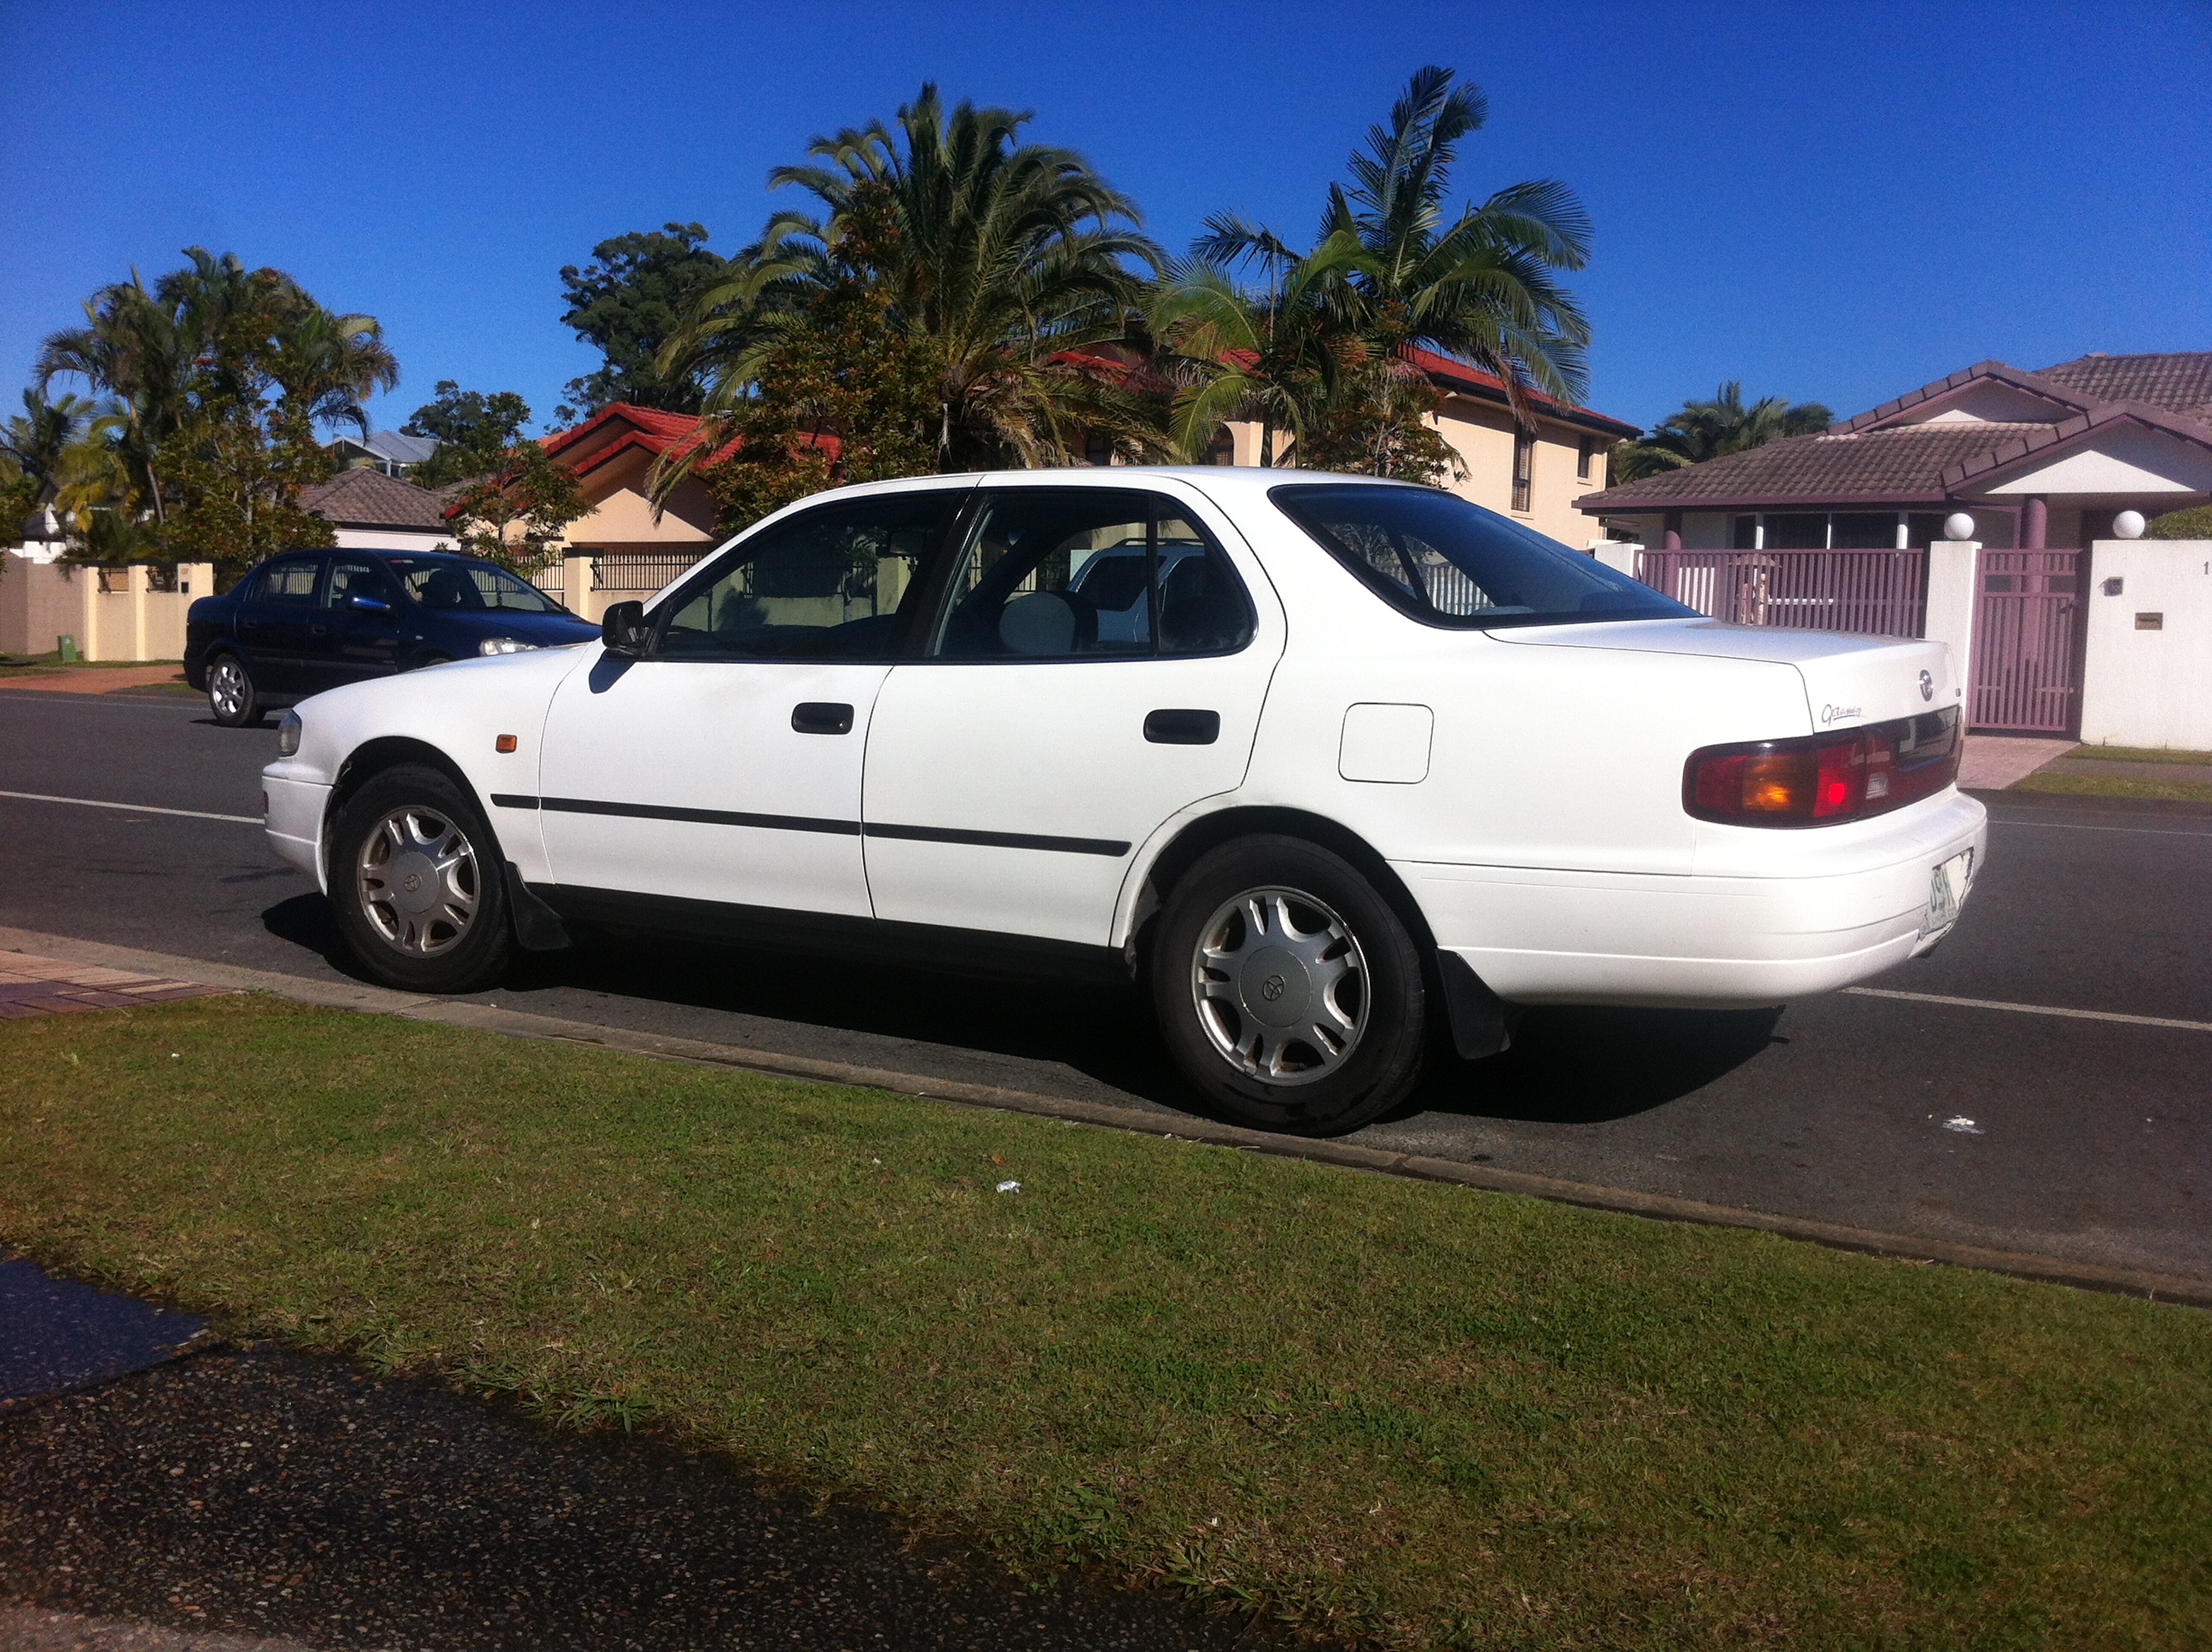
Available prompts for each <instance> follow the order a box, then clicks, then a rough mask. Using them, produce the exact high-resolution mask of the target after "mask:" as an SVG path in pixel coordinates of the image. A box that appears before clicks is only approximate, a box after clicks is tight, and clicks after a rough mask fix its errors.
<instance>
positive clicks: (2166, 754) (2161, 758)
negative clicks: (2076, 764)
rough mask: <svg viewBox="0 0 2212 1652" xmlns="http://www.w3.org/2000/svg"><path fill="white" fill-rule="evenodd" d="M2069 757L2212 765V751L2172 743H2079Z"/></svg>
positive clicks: (2121, 761) (2125, 761) (2129, 761)
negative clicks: (2171, 744) (2179, 747)
mask: <svg viewBox="0 0 2212 1652" xmlns="http://www.w3.org/2000/svg"><path fill="white" fill-rule="evenodd" d="M2066 755H2067V756H2069V757H2094V758H2098V759H2100V760H2101V761H2103V762H2117V763H2198V764H2204V765H2208V766H2212V751H2182V750H2177V749H2175V748H2174V747H2172V746H2170V745H2077V746H2075V748H2074V749H2073V750H2071V751H2069V752H2068V753H2067V754H2066Z"/></svg>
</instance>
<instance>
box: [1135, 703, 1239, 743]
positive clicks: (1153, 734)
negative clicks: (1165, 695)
mask: <svg viewBox="0 0 2212 1652" xmlns="http://www.w3.org/2000/svg"><path fill="white" fill-rule="evenodd" d="M1145 738H1146V739H1147V740H1150V741H1151V742H1152V744H1154V745H1212V744H1213V743H1214V742H1215V741H1216V740H1218V739H1219V738H1221V714H1220V713H1219V712H1218V711H1180V710H1171V711H1156V712H1152V713H1150V714H1147V715H1146V718H1145Z"/></svg>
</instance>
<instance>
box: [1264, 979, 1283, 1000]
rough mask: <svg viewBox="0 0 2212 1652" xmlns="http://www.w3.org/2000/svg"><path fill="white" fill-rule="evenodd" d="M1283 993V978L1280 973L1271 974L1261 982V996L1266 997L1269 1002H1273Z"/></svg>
mask: <svg viewBox="0 0 2212 1652" xmlns="http://www.w3.org/2000/svg"><path fill="white" fill-rule="evenodd" d="M1282 995H1283V978H1282V977H1281V976H1280V975H1270V976H1268V977H1267V980H1265V981H1261V983H1260V996H1261V998H1264V999H1267V1002H1268V1003H1270V1004H1273V1002H1274V1001H1275V1000H1276V999H1279V998H1280V997H1282Z"/></svg>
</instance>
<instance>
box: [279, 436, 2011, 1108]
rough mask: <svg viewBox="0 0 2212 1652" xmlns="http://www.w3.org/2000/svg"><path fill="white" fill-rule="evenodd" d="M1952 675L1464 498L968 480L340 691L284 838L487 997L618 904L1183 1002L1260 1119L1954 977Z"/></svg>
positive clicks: (847, 492)
mask: <svg viewBox="0 0 2212 1652" xmlns="http://www.w3.org/2000/svg"><path fill="white" fill-rule="evenodd" d="M1959 701H1960V688H1959V684H1958V683H1957V681H1956V680H1955V679H1954V676H1953V672H1952V665H1951V660H1950V658H1949V655H1948V651H1947V650H1946V649H1945V648H1944V647H1942V645H1941V644H1938V643H1930V642H1914V641H1894V640H1888V639H1881V638H1873V637H1860V636H1841V635H1827V634H1823V633H1818V632H1804V631H1784V630H1769V629H1747V628H1742V627H1737V626H1730V625H1724V624H1721V623H1717V622H1715V621H1712V620H1709V619H1705V618H1704V617H1701V616H1699V615H1698V614H1696V613H1695V612H1693V611H1692V610H1689V609H1687V608H1684V607H1682V606H1680V604H1676V603H1674V602H1673V601H1671V600H1669V599H1668V598H1664V597H1662V596H1660V595H1659V594H1658V593H1657V592H1653V591H1651V590H1650V589H1648V588H1646V587H1645V586H1642V585H1640V584H1638V583H1637V582H1636V581H1634V580H1630V579H1628V578H1626V576H1623V575H1621V574H1616V573H1614V572H1613V571H1612V570H1611V569H1609V568H1606V567H1605V566H1603V565H1602V564H1601V563H1600V562H1597V561H1596V560H1595V559H1594V558H1592V557H1590V556H1585V555H1583V554H1580V553H1578V552H1576V551H1572V550H1568V549H1566V548H1565V547H1564V546H1562V545H1560V544H1556V543H1555V542H1553V541H1552V540H1549V539H1546V538H1541V536H1539V535H1537V534H1535V533H1533V532H1531V531H1528V530H1527V529H1525V528H1522V527H1521V526H1519V525H1516V524H1514V523H1512V522H1510V521H1508V520H1506V519H1504V518H1502V517H1499V516H1498V515H1495V514H1493V513H1490V512H1487V511H1485V510H1482V509H1480V507H1476V506H1474V505H1470V504H1468V503H1467V502H1465V501H1462V500H1459V499H1456V498H1455V497H1453V496H1451V495H1448V494H1444V493H1441V492H1438V491H1436V490H1434V489H1427V488H1421V487H1415V486H1410V485H1407V484H1403V483H1387V482H1377V481H1374V480H1370V479H1364V478H1357V477H1334V476H1328V475H1321V474H1315V473H1311V472H1299V471H1279V470H1277V471H1266V470H1230V469H1203V470H1197V469H1194V470H1142V469H1123V468H1111V469H1093V470H1085V471H1023V472H1018V473H1012V474H1005V475H989V476H981V477H972V476H971V477H928V478H921V479H917V480H914V481H908V482H898V483H880V484H876V485H872V486H866V487H855V488H848V489H841V490H838V491H836V492H835V493H830V494H826V495H820V496H818V497H817V498H814V499H811V500H807V501H802V502H801V503H799V504H797V505H793V506H792V507H788V508H787V509H786V510H783V511H781V512H780V513H777V514H775V515H774V516H772V517H769V519H766V520H764V521H763V522H762V523H760V524H759V525H757V526H755V527H754V528H752V529H750V531H747V532H745V533H744V534H743V535H741V536H739V537H738V538H736V539H735V540H732V542H731V543H729V544H726V545H725V546H723V547H722V548H721V549H720V550H719V551H718V552H716V553H715V554H714V555H713V556H708V558H707V559H706V560H705V561H703V562H701V563H700V564H699V565H698V566H697V567H696V568H693V569H692V570H691V571H690V573H688V574H686V575H685V576H684V578H682V579H681V580H678V581H677V582H676V583H675V584H674V585H672V586H670V587H669V588H668V589H667V590H665V591H664V592H661V593H660V594H659V596H658V597H656V598H653V600H652V601H651V602H650V603H647V604H636V603H624V604H618V605H617V607H616V608H614V609H612V610H610V611H609V612H608V614H607V616H606V621H605V634H604V636H603V638H602V641H600V642H599V643H598V644H586V645H583V646H580V647H565V648H548V649H544V650H542V651H537V652H531V653H519V654H513V655H508V656H503V657H498V658H492V659H471V660H465V661H461V662H458V663H455V664H453V665H441V666H439V667H437V668H435V670H431V671H415V672H410V673H408V674H407V675H405V676H396V677H389V678H386V679H383V680H380V681H375V682H369V683H356V684H353V685H351V686H349V687H346V688H342V689H336V690H334V691H332V692H331V693H327V694H323V695H317V696H316V697H315V698H313V699H312V700H310V701H307V702H306V703H304V704H303V705H301V707H300V708H298V709H297V710H296V711H295V712H294V713H292V714H289V715H288V716H287V717H286V719H285V721H284V726H283V730H282V731H281V734H280V738H279V746H280V749H281V750H282V751H283V754H284V755H283V757H282V758H281V759H280V760H279V761H278V762H275V763H272V764H270V767H269V768H268V769H267V770H266V771H265V776H264V778H265V784H266V798H265V807H266V811H267V817H268V830H269V835H270V838H271V840H272V841H274V842H275V844H276V847H277V848H278V849H279V851H280V852H281V853H283V855H284V856H285V858H286V859H289V860H291V861H292V862H294V863H295V864H296V865H300V866H301V867H303V868H305V869H307V870H309V871H312V872H313V873H314V874H315V876H316V877H317V878H319V880H320V881H321V884H322V886H323V888H324V889H325V890H326V891H327V893H328V894H329V896H330V898H331V902H332V903H333V905H334V906H335V908H336V909H337V918H338V922H339V926H340V927H341V929H342V931H343V934H344V936H345V938H346V940H347V942H348V944H349V945H350V947H351V948H352V950H353V951H354V953H355V955H356V957H358V958H359V959H360V961H361V963H362V965H363V966H364V967H365V968H366V969H368V971H369V972H370V973H371V974H373V975H376V976H378V977H380V978H381V979H382V980H384V981H389V982H391V983H392V984H393V985H395V986H400V987H410V988H415V989H418V990H422V991H428V992H463V991H468V990H471V989H475V988H478V987H484V986H487V985H489V984H490V983H491V982H493V981H495V980H496V979H498V978H499V976H500V975H501V970H502V969H503V967H504V966H505V964H506V963H507V959H508V958H509V957H510V955H511V952H512V950H513V948H515V947H518V946H520V947H522V948H526V949H532V950H537V949H546V948H552V947H558V946H562V945H567V944H569V943H570V940H571V938H572V936H574V934H575V933H576V932H578V931H579V930H580V928H582V927H584V926H589V925H591V924H592V923H594V922H599V923H606V924H618V925H622V926H631V927H647V928H653V929H662V930H667V931H675V932H688V933H691V934H697V935H708V936H716V937H721V938H727V939H731V940H734V941H737V942H738V943H740V944H744V945H746V946H750V947H752V948H755V949H757V950H759V951H763V952H772V953H783V952H787V951H789V952H796V951H811V952H816V953H820V952H824V951H827V952H830V953H836V954H844V955H851V954H854V953H860V952H866V953H870V954H874V955H878V956H881V955H886V954H888V955H890V956H892V957H899V958H904V959H908V960H912V961H915V962H919V963H927V964H929V965H932V966H936V967H950V968H956V969H970V970H976V971H983V972H990V973H997V974H1001V975H1003V974H1006V973H1008V972H1012V973H1015V974H1018V975H1036V974H1040V973H1044V972H1054V973H1068V972H1073V973H1076V974H1079V975H1085V976H1089V977H1092V978H1100V977H1103V978H1107V979H1112V980H1118V981H1123V982H1127V981H1131V980H1136V981H1140V982H1142V983H1143V984H1144V988H1145V990H1146V992H1147V993H1149V994H1150V997H1151V1000H1152V1005H1153V1008H1154V1011H1155V1013H1156V1015H1157V1017H1158V1023H1159V1028H1160V1031H1161V1034H1162V1036H1164V1039H1165V1040H1166V1042H1167V1044H1168V1047H1169V1048H1170V1050H1171V1051H1172V1052H1173V1054H1174V1055H1175V1057H1176V1060H1177V1061H1178V1062H1179V1064H1180V1065H1181V1066H1182V1070H1183V1071H1184V1072H1186V1073H1187V1074H1188V1076H1189V1078H1191V1080H1192V1081H1193V1082H1194V1084H1196V1085H1197V1086H1198V1087H1199V1088H1200V1090H1202V1091H1204V1092H1205V1093H1206V1095H1207V1096H1210V1097H1211V1098H1212V1101H1213V1102H1214V1103H1215V1104H1216V1105H1217V1106H1218V1108H1221V1109H1222V1110H1224V1111H1225V1112H1226V1113H1227V1114H1230V1115H1231V1116H1233V1117H1235V1118H1237V1119H1239V1120H1241V1121H1245V1122H1248V1123H1251V1124H1255V1125H1259V1126H1261V1127H1268V1128H1273V1129H1279V1130H1288V1131H1296V1132H1301V1133H1329V1132H1337V1131H1344V1130H1349V1129H1352V1128H1354V1127H1358V1125H1360V1124H1362V1123H1364V1122H1365V1121H1368V1120H1370V1119H1372V1118H1375V1117H1376V1116H1377V1115H1378V1114H1382V1113H1383V1112H1384V1111H1385V1110H1387V1109H1388V1108H1390V1107H1391V1106H1392V1105H1393V1104H1394V1103H1395V1102H1398V1101H1400V1100H1401V1099H1402V1098H1403V1097H1404V1096H1406V1095H1407V1092H1408V1091H1409V1090H1411V1089H1412V1087H1413V1084H1414V1082H1415V1080H1416V1079H1417V1078H1418V1077H1419V1072H1420V1070H1421V1067H1422V1065H1423V1061H1424V1060H1425V1056H1426V1055H1427V1054H1428V1053H1429V1052H1430V1050H1431V1047H1432V1045H1442V1046H1445V1047H1448V1048H1454V1049H1455V1050H1456V1051H1457V1053H1458V1054H1460V1055H1461V1056H1462V1057H1466V1058H1469V1059H1472V1058H1476V1057H1480V1056H1485V1055H1489V1054H1495V1053H1496V1052H1497V1051H1498V1050H1500V1049H1502V1048H1504V1047H1505V1044H1506V1042H1507V1041H1508V1039H1509V1037H1510V1029H1511V1026H1512V1023H1513V1021H1514V1019H1515V1011H1516V1007H1517V1006H1519V1005H1537V1004H1621V1005H1682V1006H1721V1005H1774V1004H1780V1003H1783V1002H1785V1001H1787V1000H1790V999H1799V998H1803V997H1807V996H1808V995H1811V994H1814V993H1825V992H1828V991H1832V990H1833V989H1834V988H1836V987H1842V986H1844V985H1846V984H1848V983H1850V982H1853V981H1863V980H1864V979H1866V978H1867V977H1869V976H1870V975H1875V974H1878V973H1879V972H1881V970H1884V969H1888V968H1889V967H1890V966H1892V965H1893V964H1896V963H1900V962H1901V961H1903V960H1904V959H1905V958H1907V957H1912V956H1914V955H1916V954H1917V953H1920V952H1923V951H1927V950H1928V949H1929V947H1931V946H1933V945H1934V944H1936V941H1937V940H1938V939H1939V938H1941V937H1942V934H1943V932H1945V930H1946V929H1947V928H1948V926H1950V924H1951V923H1952V922H1953V921H1954V920H1955V919H1956V917H1957V915H1958V912H1959V908H1960V902H1962V901H1963V900H1964V899H1965V898H1966V891H1967V889H1968V886H1969V884H1970V883H1971V880H1972V875H1973V873H1974V871H1975V869H1976V867H1977V865H1978V861H1979V859H1980V856H1981V853H1982V851H1983V845H1984V811H1983V809H1982V808H1981V806H1980V805H1978V804H1977V803H1975V802H1974V801H1973V800H1972V799H1969V798H1966V797H1964V796H1962V795H1961V794H1960V793H1959V791H1958V789H1957V786H1956V778H1957V773H1958V762H1959V751H1960V726H1959V717H1960V710H1959Z"/></svg>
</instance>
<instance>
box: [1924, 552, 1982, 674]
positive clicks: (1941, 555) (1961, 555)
mask: <svg viewBox="0 0 2212 1652" xmlns="http://www.w3.org/2000/svg"><path fill="white" fill-rule="evenodd" d="M1981 556H1982V547H1981V544H1980V542H1979V541H1978V540H1973V539H1938V540H1936V541H1935V542H1934V543H1933V544H1930V545H1929V547H1928V609H1927V623H1926V624H1925V625H1924V626H1923V628H1922V630H1921V633H1920V635H1923V636H1924V637H1926V638H1927V639H1928V640H1929V641H1930V642H1941V643H1943V644H1945V645H1946V646H1947V647H1949V649H1950V650H1951V675H1952V677H1953V679H1954V681H1956V682H1957V683H1960V685H1961V687H1962V689H1963V691H1964V694H1965V698H1966V706H1967V708H1968V715H1969V716H1971V715H1972V706H1973V703H1974V692H1973V689H1974V659H1973V653H1974V599H1975V596H1976V593H1977V592H1978V591H1979V589H1980V586H1981Z"/></svg>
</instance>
